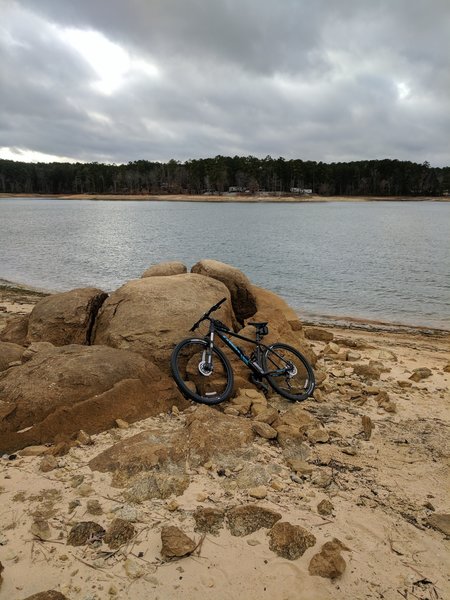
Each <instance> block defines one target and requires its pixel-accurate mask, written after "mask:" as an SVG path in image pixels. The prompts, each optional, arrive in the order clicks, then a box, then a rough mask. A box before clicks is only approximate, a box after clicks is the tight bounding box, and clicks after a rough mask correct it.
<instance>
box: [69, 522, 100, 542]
mask: <svg viewBox="0 0 450 600" xmlns="http://www.w3.org/2000/svg"><path fill="white" fill-rule="evenodd" d="M104 535H105V530H104V529H103V527H102V526H101V525H99V524H98V523H95V522H94V521H81V522H80V523H77V524H76V525H74V526H73V527H72V529H71V530H70V532H69V536H68V538H67V543H68V544H70V545H71V546H83V545H84V544H87V543H88V542H91V541H96V540H101V539H102V538H103V536H104Z"/></svg>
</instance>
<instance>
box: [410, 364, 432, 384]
mask: <svg viewBox="0 0 450 600" xmlns="http://www.w3.org/2000/svg"><path fill="white" fill-rule="evenodd" d="M431 375H432V372H431V369H429V368H428V367H420V368H418V369H413V372H412V375H411V377H410V379H411V380H412V381H415V382H416V383H417V382H418V381H421V380H422V379H427V378H428V377H430V376H431Z"/></svg>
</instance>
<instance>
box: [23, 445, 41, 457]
mask: <svg viewBox="0 0 450 600" xmlns="http://www.w3.org/2000/svg"><path fill="white" fill-rule="evenodd" d="M47 450H48V446H42V445H40V446H26V447H25V448H23V449H22V450H20V451H19V452H18V455H19V456H42V455H43V454H45V453H46V452H47Z"/></svg>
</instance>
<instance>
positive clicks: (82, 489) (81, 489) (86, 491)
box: [78, 483, 94, 497]
mask: <svg viewBox="0 0 450 600" xmlns="http://www.w3.org/2000/svg"><path fill="white" fill-rule="evenodd" d="M93 491H94V490H93V489H92V485H91V484H90V483H82V484H81V485H79V486H78V493H79V494H80V496H83V497H86V496H90V495H91V494H92V492H93Z"/></svg>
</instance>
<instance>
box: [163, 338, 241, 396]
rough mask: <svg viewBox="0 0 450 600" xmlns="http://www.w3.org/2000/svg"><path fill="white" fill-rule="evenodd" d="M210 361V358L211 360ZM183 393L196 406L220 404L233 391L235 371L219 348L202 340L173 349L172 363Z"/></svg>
mask: <svg viewBox="0 0 450 600" xmlns="http://www.w3.org/2000/svg"><path fill="white" fill-rule="evenodd" d="M209 357H210V358H209ZM170 366H171V369H172V375H173V378H174V380H175V383H176V384H177V386H178V389H179V390H180V392H181V393H182V394H183V395H184V396H185V397H187V398H189V399H190V400H194V402H200V403H201V404H210V405H212V404H219V403H220V402H223V401H224V400H227V399H228V398H229V397H230V395H231V392H232V391H233V371H232V369H231V365H230V363H229V361H228V359H227V357H226V356H225V354H224V353H223V352H222V351H221V350H220V349H219V348H213V349H212V351H211V349H210V348H209V343H208V342H206V341H205V340H202V339H188V340H183V341H182V342H180V343H179V344H178V345H177V346H176V347H175V349H174V351H173V353H172V357H171V361H170Z"/></svg>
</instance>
